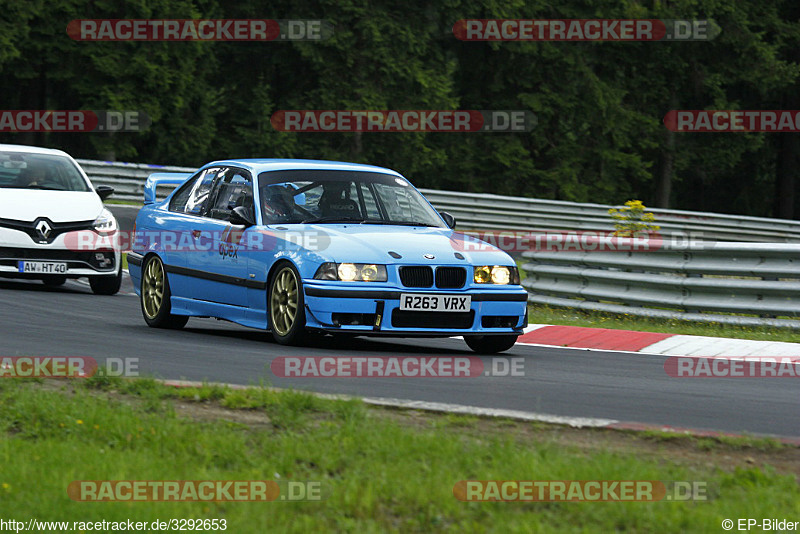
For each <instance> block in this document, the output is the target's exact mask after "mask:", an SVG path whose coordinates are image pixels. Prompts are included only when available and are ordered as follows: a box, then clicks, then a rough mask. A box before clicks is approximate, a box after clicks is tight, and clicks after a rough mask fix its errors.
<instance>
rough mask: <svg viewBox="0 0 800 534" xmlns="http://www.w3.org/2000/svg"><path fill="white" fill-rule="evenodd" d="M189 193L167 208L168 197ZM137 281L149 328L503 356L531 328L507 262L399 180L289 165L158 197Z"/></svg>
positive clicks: (140, 242)
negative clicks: (382, 342) (457, 341)
mask: <svg viewBox="0 0 800 534" xmlns="http://www.w3.org/2000/svg"><path fill="white" fill-rule="evenodd" d="M159 185H178V187H177V188H176V189H175V190H174V191H173V192H172V194H170V195H169V196H168V197H167V198H166V200H163V201H157V200H156V187H157V186H159ZM144 196H145V202H144V204H145V205H144V207H143V208H142V209H141V210H140V211H139V214H138V216H137V218H136V226H135V231H134V238H133V240H132V247H131V249H132V250H131V252H130V253H129V254H128V265H129V270H130V275H131V278H132V280H133V283H134V287H135V290H136V293H137V294H138V295H139V297H140V300H141V307H142V314H143V316H144V320H145V321H146V322H147V324H148V325H150V326H152V327H159V328H181V327H183V326H184V325H185V324H186V322H187V321H188V319H189V317H215V318H219V319H225V320H229V321H233V322H235V323H238V324H241V325H244V326H248V327H253V328H259V329H268V330H269V331H270V332H271V333H272V335H273V337H274V338H275V340H276V341H277V342H278V343H282V344H287V345H290V344H291V345H295V344H300V343H302V342H303V338H304V337H305V336H306V335H307V334H308V333H309V332H316V333H322V334H331V335H339V334H344V335H362V336H401V337H448V336H463V337H464V340H465V341H466V342H467V345H469V347H470V348H472V349H473V350H474V351H476V352H479V353H485V354H491V353H496V352H500V351H504V350H507V349H509V348H511V347H512V346H513V345H514V343H515V341H516V339H517V337H518V336H519V335H520V334H521V333H522V329H523V328H524V327H525V326H526V324H527V313H526V312H527V293H526V292H525V290H524V289H523V288H522V286H520V283H519V272H518V271H517V268H516V266H515V264H514V261H513V260H512V258H511V257H510V256H508V255H507V254H506V253H505V252H503V251H501V250H499V249H497V248H495V247H493V246H491V245H489V244H487V243H484V242H482V241H478V240H476V239H474V238H471V237H470V236H467V235H465V234H461V233H458V232H455V231H454V230H453V228H454V227H455V220H454V218H453V217H452V216H451V215H449V214H447V213H446V212H442V213H439V212H437V211H436V210H435V209H434V208H433V207H432V206H431V205H430V203H428V201H427V200H426V199H425V198H424V197H423V196H422V194H421V193H420V192H419V191H417V189H415V188H414V186H413V185H411V183H409V181H408V180H406V179H405V178H404V177H403V176H401V175H400V174H398V173H397V172H395V171H392V170H389V169H384V168H381V167H374V166H370V165H359V164H352V163H340V162H334V161H313V160H288V159H241V160H231V161H215V162H212V163H209V164H207V165H205V166H203V167H202V168H201V169H200V170H198V171H197V172H196V173H194V174H191V175H190V174H182V173H157V174H153V175H151V176H150V177H149V178H148V180H147V183H146V184H145V191H144Z"/></svg>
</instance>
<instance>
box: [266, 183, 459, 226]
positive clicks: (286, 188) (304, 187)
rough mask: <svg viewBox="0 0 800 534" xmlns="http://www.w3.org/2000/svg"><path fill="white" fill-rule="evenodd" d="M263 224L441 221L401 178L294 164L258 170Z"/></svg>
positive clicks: (424, 223)
mask: <svg viewBox="0 0 800 534" xmlns="http://www.w3.org/2000/svg"><path fill="white" fill-rule="evenodd" d="M258 179H259V182H258V183H259V198H260V202H261V206H260V208H261V213H262V219H263V221H264V224H277V223H299V222H307V223H308V222H321V223H326V222H329V223H336V222H353V221H357V222H361V223H364V224H397V225H405V226H436V227H444V224H443V223H442V221H441V219H440V218H439V216H438V214H437V213H436V211H435V210H434V209H433V208H431V206H430V205H429V204H428V203H427V201H426V200H425V199H424V198H423V196H422V195H421V194H420V193H419V192H418V191H417V190H416V189H414V188H413V187H412V186H411V184H409V183H408V182H407V181H406V180H405V179H403V178H400V177H399V176H394V175H390V174H383V173H376V172H360V171H324V170H297V171H272V172H265V173H261V174H260V175H259V177H258Z"/></svg>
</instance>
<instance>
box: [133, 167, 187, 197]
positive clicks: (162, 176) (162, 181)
mask: <svg viewBox="0 0 800 534" xmlns="http://www.w3.org/2000/svg"><path fill="white" fill-rule="evenodd" d="M191 175H192V173H190V172H156V173H153V174H151V175H150V176H148V177H147V181H146V182H145V183H144V203H145V205H146V204H153V203H154V202H155V201H156V187H158V186H159V185H180V184H182V183H183V182H185V181H186V179H187V178H189V177H190V176H191Z"/></svg>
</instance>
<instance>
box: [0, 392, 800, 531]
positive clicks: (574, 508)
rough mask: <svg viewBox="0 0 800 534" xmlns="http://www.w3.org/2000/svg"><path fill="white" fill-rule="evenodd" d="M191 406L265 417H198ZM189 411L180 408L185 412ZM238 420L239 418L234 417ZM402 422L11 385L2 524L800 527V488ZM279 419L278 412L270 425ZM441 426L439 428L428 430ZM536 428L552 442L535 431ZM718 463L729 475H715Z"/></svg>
mask: <svg viewBox="0 0 800 534" xmlns="http://www.w3.org/2000/svg"><path fill="white" fill-rule="evenodd" d="M187 401H190V402H191V403H192V404H190V406H196V407H198V409H200V407H208V408H214V409H216V410H221V409H222V406H227V407H231V408H237V410H236V411H235V412H232V413H235V414H243V415H250V416H262V418H263V420H264V421H267V423H265V424H260V425H256V424H254V425H249V424H244V423H242V422H241V421H237V420H236V418H235V417H230V419H231V420H232V421H229V420H225V419H224V418H223V419H219V418H217V419H212V420H206V419H200V420H189V419H183V418H181V417H180V416H179V413H182V412H185V411H186V406H187ZM176 403H178V404H179V405H178V406H176ZM226 413H229V412H226ZM392 413H394V414H396V413H397V412H392V411H390V410H379V409H371V408H367V407H365V406H364V405H363V404H361V403H360V402H357V401H333V400H324V399H320V398H318V397H313V396H310V395H307V394H304V393H298V392H276V391H273V390H269V389H266V388H253V389H249V390H246V391H241V390H228V389H226V388H224V387H219V386H206V387H201V388H185V389H174V388H168V387H165V386H162V385H161V384H159V383H157V382H155V381H153V380H135V381H121V380H119V379H111V378H103V377H98V378H95V379H91V380H88V381H86V382H85V383H84V384H82V385H80V386H76V387H75V388H74V389H73V383H71V382H59V383H58V384H57V385H56V386H55V388H54V387H53V386H52V382H47V383H41V382H30V381H23V380H10V379H9V380H4V381H0V425H1V426H2V432H3V439H2V441H0V461H2V465H3V468H2V471H0V517H2V518H4V519H9V518H16V519H18V520H25V521H27V519H28V518H30V517H36V518H38V519H40V520H68V521H86V520H93V521H94V520H102V519H105V520H107V521H122V520H126V519H133V520H135V521H153V520H155V519H162V520H166V519H171V518H208V519H222V518H224V519H226V520H227V521H228V532H236V533H240V532H244V533H248V532H254V533H256V532H257V533H260V532H264V531H265V530H267V529H269V530H270V531H276V532H315V531H339V532H359V533H367V532H386V531H402V532H435V531H447V532H486V531H491V532H503V533H505V532H609V531H622V530H624V531H631V532H653V531H663V532H681V531H687V532H716V531H719V525H720V522H721V521H722V519H724V518H732V519H734V520H735V519H736V518H739V517H758V518H761V517H779V518H784V517H785V518H787V519H789V518H794V519H796V518H797V517H798V516H800V488H798V483H797V481H796V480H795V479H794V477H792V476H790V475H780V474H778V473H777V472H776V471H774V470H773V469H771V468H770V467H764V468H758V467H755V466H754V467H752V468H747V469H736V470H731V469H729V468H728V467H729V466H728V462H727V461H726V460H725V458H724V457H722V456H715V455H714V454H711V453H709V456H708V462H704V463H703V466H702V467H697V466H692V465H680V464H678V463H673V462H671V461H670V460H669V459H668V458H663V459H662V458H647V457H646V456H644V455H641V456H640V455H636V454H633V455H631V454H620V453H618V452H613V451H611V450H606V449H603V448H602V447H600V446H597V447H595V448H593V449H592V450H591V451H586V450H581V449H578V448H577V447H574V448H573V447H570V446H564V445H563V444H558V443H549V442H547V441H546V440H545V441H538V440H530V439H520V436H519V434H518V433H516V432H515V431H514V429H517V430H518V429H519V425H520V424H521V423H513V424H512V423H511V422H509V424H508V426H507V428H508V430H506V426H504V425H498V426H497V427H496V429H495V431H493V432H491V433H481V432H478V431H476V428H475V425H476V424H477V423H478V420H477V419H475V418H469V417H463V416H427V417H426V418H424V419H423V420H421V421H420V422H418V424H416V425H409V424H401V422H399V421H398V420H396V418H394V419H393V418H392V417H390V415H391V414H392ZM263 416H265V417H263ZM428 421H432V422H428ZM529 430H530V431H532V432H537V431H538V427H537V426H536V425H534V426H533V427H532V428H531V429H529ZM714 463H716V464H717V466H714V465H712V464H714ZM276 477H280V479H281V480H286V479H295V480H316V481H321V482H322V483H323V485H324V486H326V490H327V491H328V492H329V494H330V497H329V498H328V499H327V500H325V501H323V502H304V503H281V502H272V503H243V502H240V503H202V502H201V503H197V502H179V503H172V502H114V503H83V502H75V501H72V500H70V499H69V498H68V496H67V494H66V488H67V485H68V484H69V483H70V482H71V481H73V480H201V479H202V480H208V479H212V480H273V479H276ZM465 479H523V480H531V479H535V480H591V479H608V480H620V479H625V480H664V481H668V480H692V481H698V480H702V481H707V482H708V484H709V487H712V488H717V491H716V493H717V494H718V496H717V498H715V499H713V500H710V501H707V502H690V503H675V502H655V503H642V502H631V503H464V502H461V501H458V500H457V499H455V498H454V496H453V492H452V490H453V485H454V484H455V483H456V482H457V481H459V480H465Z"/></svg>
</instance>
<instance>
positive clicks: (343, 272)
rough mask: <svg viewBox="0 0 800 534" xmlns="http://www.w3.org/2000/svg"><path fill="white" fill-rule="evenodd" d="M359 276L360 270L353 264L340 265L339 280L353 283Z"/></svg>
mask: <svg viewBox="0 0 800 534" xmlns="http://www.w3.org/2000/svg"><path fill="white" fill-rule="evenodd" d="M357 274H358V269H356V266H355V265H353V264H352V263H342V264H341V265H339V280H344V281H345V282H352V281H353V280H355V279H356V275H357Z"/></svg>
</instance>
